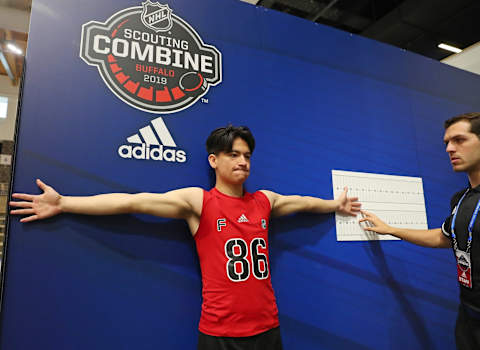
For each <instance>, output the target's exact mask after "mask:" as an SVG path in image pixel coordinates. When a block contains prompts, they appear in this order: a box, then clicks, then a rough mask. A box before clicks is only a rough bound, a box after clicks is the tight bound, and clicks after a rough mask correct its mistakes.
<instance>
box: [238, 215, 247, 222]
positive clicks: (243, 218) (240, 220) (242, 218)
mask: <svg viewBox="0 0 480 350" xmlns="http://www.w3.org/2000/svg"><path fill="white" fill-rule="evenodd" d="M237 221H238V222H248V219H247V217H246V216H245V214H242V215H241V216H240V217H239V218H238V220H237Z"/></svg>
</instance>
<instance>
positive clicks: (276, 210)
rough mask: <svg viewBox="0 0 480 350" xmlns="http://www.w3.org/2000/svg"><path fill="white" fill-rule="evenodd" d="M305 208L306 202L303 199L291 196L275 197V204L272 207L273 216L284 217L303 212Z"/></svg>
mask: <svg viewBox="0 0 480 350" xmlns="http://www.w3.org/2000/svg"><path fill="white" fill-rule="evenodd" d="M306 206H307V200H306V198H305V197H302V196H298V195H293V196H283V195H277V197H276V198H275V203H274V205H273V206H272V215H273V216H284V215H290V214H295V213H298V212H299V211H304V210H305V208H306Z"/></svg>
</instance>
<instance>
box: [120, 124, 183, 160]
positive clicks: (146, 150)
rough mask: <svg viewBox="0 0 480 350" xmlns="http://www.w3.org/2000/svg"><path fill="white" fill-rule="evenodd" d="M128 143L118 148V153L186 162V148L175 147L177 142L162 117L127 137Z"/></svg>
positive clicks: (146, 158) (132, 156) (148, 158)
mask: <svg viewBox="0 0 480 350" xmlns="http://www.w3.org/2000/svg"><path fill="white" fill-rule="evenodd" d="M127 142H128V143H129V144H128V145H121V146H120V147H119V148H118V155H119V156H120V157H122V158H125V159H132V158H134V159H143V160H157V161H166V162H178V163H185V162H186V161H187V154H186V153H185V151H184V150H181V149H175V148H176V147H177V144H176V143H175V141H174V140H173V137H172V135H171V134H170V132H169V131H168V129H167V126H166V125H165V122H164V121H163V119H162V118H161V117H159V118H156V119H154V120H152V121H151V125H148V126H145V127H143V128H141V129H140V130H138V133H136V134H134V135H132V136H130V137H127Z"/></svg>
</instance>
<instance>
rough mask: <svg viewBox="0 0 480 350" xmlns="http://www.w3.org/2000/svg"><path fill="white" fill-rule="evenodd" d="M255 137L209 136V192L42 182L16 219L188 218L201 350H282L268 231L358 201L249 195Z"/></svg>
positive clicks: (347, 210)
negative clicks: (76, 189)
mask: <svg viewBox="0 0 480 350" xmlns="http://www.w3.org/2000/svg"><path fill="white" fill-rule="evenodd" d="M254 148H255V140H254V138H253V136H252V134H251V132H250V130H249V129H248V128H246V127H233V126H227V127H224V128H218V129H216V130H214V131H213V132H212V133H211V134H210V136H209V137H208V139H207V151H208V154H209V155H208V161H209V163H210V166H211V167H212V168H213V169H214V171H215V176H216V184H215V187H214V188H213V189H211V190H210V191H205V190H203V189H201V188H198V187H189V188H182V189H177V190H173V191H170V192H166V193H162V194H156V193H138V194H120V193H111V194H101V195H96V196H88V197H69V196H62V195H60V194H59V193H57V192H56V191H55V190H54V189H53V188H52V187H50V186H47V185H46V184H44V183H43V182H41V181H40V180H37V184H38V186H39V187H40V189H41V190H42V191H43V194H40V195H31V194H14V195H13V198H15V199H17V200H18V201H13V202H10V206H11V207H15V208H16V209H13V210H12V211H11V214H18V215H25V216H24V218H22V219H21V220H20V221H21V222H30V221H34V220H38V219H44V218H48V217H51V216H54V215H57V214H60V213H62V212H68V213H77V214H87V215H111V214H125V213H141V214H150V215H155V216H160V217H165V218H175V219H184V220H186V221H187V223H188V226H189V229H190V232H191V233H192V235H193V237H194V239H195V243H196V247H197V252H198V256H199V260H200V267H201V271H202V285H203V286H202V296H203V303H202V314H201V318H200V324H199V331H200V334H199V340H198V349H208V350H215V349H222V350H223V349H253V348H255V349H262V350H269V349H275V350H276V349H281V348H282V345H281V338H280V332H279V328H278V327H279V322H278V310H277V306H276V301H275V296H274V293H273V289H272V285H271V280H270V272H269V271H270V270H269V259H268V226H269V220H270V217H271V216H282V215H289V214H293V213H297V212H313V213H331V212H334V211H337V212H339V213H341V214H344V215H353V216H355V215H356V214H357V213H358V212H359V210H360V204H359V203H358V202H357V198H349V197H347V190H346V189H345V190H344V192H343V193H342V194H341V196H340V197H339V198H338V199H336V200H323V199H320V198H316V197H308V196H283V195H280V194H277V193H275V192H272V191H267V190H260V191H257V192H254V193H248V192H246V191H245V190H244V187H243V185H244V182H245V181H246V180H247V178H248V176H249V174H250V157H251V155H252V152H253V150H254Z"/></svg>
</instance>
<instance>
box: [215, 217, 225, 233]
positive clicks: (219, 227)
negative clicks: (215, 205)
mask: <svg viewBox="0 0 480 350" xmlns="http://www.w3.org/2000/svg"><path fill="white" fill-rule="evenodd" d="M222 227H227V219H224V218H221V219H218V220H217V231H218V232H222Z"/></svg>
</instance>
